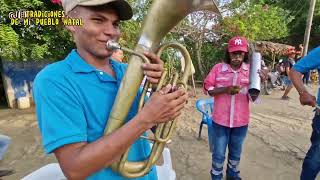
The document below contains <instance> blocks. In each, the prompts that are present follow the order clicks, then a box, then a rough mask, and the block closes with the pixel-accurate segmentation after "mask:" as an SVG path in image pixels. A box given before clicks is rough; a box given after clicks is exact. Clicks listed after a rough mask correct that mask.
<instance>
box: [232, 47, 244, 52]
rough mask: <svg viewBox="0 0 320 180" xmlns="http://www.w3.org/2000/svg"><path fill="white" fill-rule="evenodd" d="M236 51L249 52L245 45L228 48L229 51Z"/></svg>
mask: <svg viewBox="0 0 320 180" xmlns="http://www.w3.org/2000/svg"><path fill="white" fill-rule="evenodd" d="M236 51H242V52H248V48H245V47H232V48H229V49H228V52H236Z"/></svg>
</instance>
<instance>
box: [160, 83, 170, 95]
mask: <svg viewBox="0 0 320 180" xmlns="http://www.w3.org/2000/svg"><path fill="white" fill-rule="evenodd" d="M171 88H172V85H171V84H167V86H166V87H163V88H162V89H160V90H159V93H160V94H161V95H165V94H168V93H169V92H170V90H171Z"/></svg>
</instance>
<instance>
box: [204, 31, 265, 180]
mask: <svg viewBox="0 0 320 180" xmlns="http://www.w3.org/2000/svg"><path fill="white" fill-rule="evenodd" d="M249 70H250V65H249V64H248V43H247V40H246V39H245V38H244V37H239V36H237V37H234V38H232V39H230V41H229V43H228V48H227V50H226V58H225V61H224V62H222V63H219V64H216V65H215V66H214V67H213V68H212V69H211V71H210V73H209V74H208V76H207V77H206V79H205V80H204V91H205V92H206V93H207V94H208V95H210V96H212V97H214V108H213V109H214V110H213V114H212V118H213V127H212V128H213V152H212V169H211V171H210V174H211V179H212V180H220V179H222V177H223V164H224V160H225V152H226V148H227V146H228V149H229V154H228V166H227V172H226V175H227V180H241V178H240V171H239V163H240V156H241V151H242V144H243V142H244V139H245V137H246V134H247V130H248V124H249V114H250V110H249V100H250V97H249V94H248V89H249ZM260 76H261V75H260Z"/></svg>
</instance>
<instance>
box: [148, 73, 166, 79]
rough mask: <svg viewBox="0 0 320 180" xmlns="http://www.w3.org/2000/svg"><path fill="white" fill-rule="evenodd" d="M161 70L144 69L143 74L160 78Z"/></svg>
mask: <svg viewBox="0 0 320 180" xmlns="http://www.w3.org/2000/svg"><path fill="white" fill-rule="evenodd" d="M161 74H162V72H160V71H144V75H146V76H147V77H151V78H158V79H160V77H161Z"/></svg>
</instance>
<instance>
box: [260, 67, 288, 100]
mask: <svg viewBox="0 0 320 180" xmlns="http://www.w3.org/2000/svg"><path fill="white" fill-rule="evenodd" d="M263 69H264V70H265V71H267V72H268V73H267V74H268V76H267V79H266V80H265V81H263V82H261V90H262V94H265V95H270V94H271V93H272V91H273V89H278V88H280V89H281V90H283V88H284V84H283V82H282V77H281V72H279V70H278V68H275V69H273V70H272V71H270V70H269V69H268V68H267V67H263Z"/></svg>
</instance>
